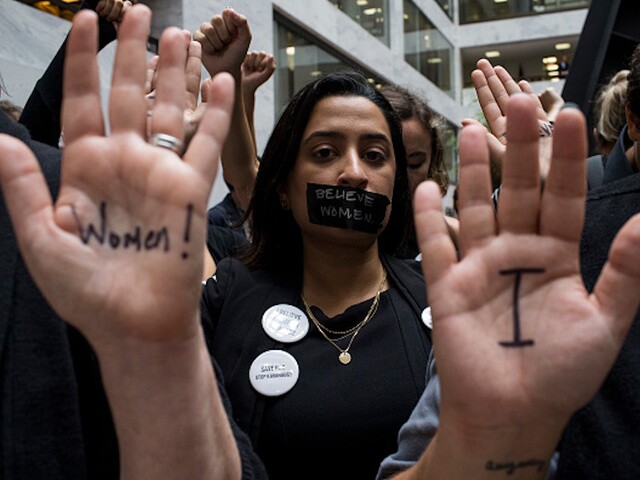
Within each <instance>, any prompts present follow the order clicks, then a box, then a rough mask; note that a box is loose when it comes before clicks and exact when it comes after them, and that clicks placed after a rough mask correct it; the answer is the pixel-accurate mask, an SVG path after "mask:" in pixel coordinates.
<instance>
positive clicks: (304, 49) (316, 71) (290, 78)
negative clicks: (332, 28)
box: [274, 20, 382, 118]
mask: <svg viewBox="0 0 640 480" xmlns="http://www.w3.org/2000/svg"><path fill="white" fill-rule="evenodd" d="M275 27H276V28H275V30H276V32H277V34H276V36H275V37H276V38H275V43H276V45H275V52H276V71H275V78H274V80H275V97H276V98H275V102H276V109H275V114H276V118H278V117H279V116H280V114H281V113H282V111H283V110H284V108H285V107H286V105H287V103H289V100H291V97H293V95H294V94H295V93H296V92H297V91H298V90H300V89H301V88H302V87H304V86H305V85H306V84H307V83H309V82H311V81H312V80H314V79H315V78H317V77H318V76H320V75H325V74H327V73H333V72H339V71H342V70H345V69H348V68H352V69H356V70H359V71H360V72H362V73H363V74H364V75H365V76H367V77H368V78H369V82H370V83H372V84H375V85H376V86H379V85H380V84H381V83H382V81H381V80H380V78H379V77H377V76H375V75H373V74H371V73H370V72H367V71H366V70H365V69H363V68H362V67H361V66H360V65H356V64H354V63H352V62H349V61H347V60H344V59H341V58H339V57H338V56H337V55H336V54H334V53H331V52H329V51H328V50H327V49H325V48H323V47H322V46H320V45H319V43H318V42H317V41H315V40H314V39H313V38H312V37H310V36H309V35H306V34H304V33H303V32H302V31H300V30H297V29H294V28H293V27H289V26H288V25H285V24H284V23H283V22H282V21H281V20H277V21H276V24H275Z"/></svg>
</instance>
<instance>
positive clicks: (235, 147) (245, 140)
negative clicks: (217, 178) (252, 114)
mask: <svg viewBox="0 0 640 480" xmlns="http://www.w3.org/2000/svg"><path fill="white" fill-rule="evenodd" d="M235 97H236V102H235V104H234V107H233V113H232V117H231V127H230V129H229V135H228V137H227V140H226V142H225V144H224V147H223V149H222V155H221V162H222V173H223V175H224V179H225V181H226V182H227V183H228V184H230V185H231V186H233V189H234V191H235V193H236V195H235V199H236V200H237V201H239V202H240V205H239V207H240V208H241V209H242V210H246V209H247V207H248V206H249V201H250V200H251V193H252V192H253V186H254V183H255V179H256V175H257V173H258V159H257V157H256V149H255V145H254V143H253V137H252V135H251V130H250V128H249V122H248V121H247V117H246V114H245V107H244V101H243V97H242V87H241V85H240V81H236V89H235Z"/></svg>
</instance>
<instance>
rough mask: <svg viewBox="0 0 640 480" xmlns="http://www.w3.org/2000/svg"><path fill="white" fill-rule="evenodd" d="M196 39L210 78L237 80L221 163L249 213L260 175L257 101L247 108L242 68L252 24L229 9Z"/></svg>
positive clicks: (239, 202) (238, 201) (241, 205)
mask: <svg viewBox="0 0 640 480" xmlns="http://www.w3.org/2000/svg"><path fill="white" fill-rule="evenodd" d="M193 38H194V40H196V41H197V42H200V44H202V64H203V65H204V66H205V68H206V69H207V71H208V72H209V74H210V75H215V74H216V73H218V72H228V73H230V74H231V75H233V77H234V79H235V80H236V85H235V97H236V101H235V103H234V108H233V113H232V116H231V128H230V133H229V137H228V139H227V141H226V142H225V144H224V148H223V151H222V156H221V162H222V172H223V174H224V180H225V182H226V183H227V184H228V185H230V186H231V187H232V188H231V190H232V196H233V200H234V202H235V204H236V206H237V207H238V208H239V209H240V210H242V211H245V210H246V209H247V207H248V205H249V202H250V200H251V194H252V192H253V186H254V183H255V178H256V175H257V172H258V159H257V153H256V152H257V149H256V142H255V134H254V132H253V130H254V129H253V98H252V99H251V102H250V103H249V102H248V103H247V104H245V100H244V95H243V87H242V81H241V75H242V74H241V66H242V63H243V62H244V60H245V57H246V55H247V50H248V49H249V44H250V43H251V30H250V29H249V23H248V22H247V19H246V18H245V17H244V15H241V14H239V13H237V12H236V11H234V10H233V9H231V8H226V9H224V10H223V11H222V13H221V14H220V15H214V16H213V18H211V21H209V22H205V23H203V24H202V25H200V28H199V29H198V30H197V31H196V32H195V33H194V34H193ZM245 107H246V108H245ZM247 109H248V110H249V112H248V111H247Z"/></svg>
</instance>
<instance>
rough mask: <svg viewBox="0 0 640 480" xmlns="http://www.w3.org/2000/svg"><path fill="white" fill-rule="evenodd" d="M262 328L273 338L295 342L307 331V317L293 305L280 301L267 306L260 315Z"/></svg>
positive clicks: (285, 341)
mask: <svg viewBox="0 0 640 480" xmlns="http://www.w3.org/2000/svg"><path fill="white" fill-rule="evenodd" d="M262 328H264V331H265V332H267V335H269V336H270V337H271V338H273V339H274V340H277V341H278V342H283V343H293V342H297V341H298V340H300V339H301V338H303V337H304V336H305V335H306V334H307V332H308V331H309V319H308V318H307V316H306V315H305V314H304V312H303V311H302V310H300V309H299V308H297V307H294V306H293V305H287V304H286V303H280V304H278V305H274V306H272V307H269V308H268V309H267V311H266V312H264V314H263V315H262Z"/></svg>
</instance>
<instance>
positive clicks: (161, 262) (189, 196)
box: [0, 5, 241, 480]
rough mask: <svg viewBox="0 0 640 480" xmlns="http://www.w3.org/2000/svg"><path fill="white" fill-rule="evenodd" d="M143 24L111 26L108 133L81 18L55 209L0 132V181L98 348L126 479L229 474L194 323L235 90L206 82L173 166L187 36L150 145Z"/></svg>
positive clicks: (68, 73) (54, 285)
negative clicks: (192, 129)
mask: <svg viewBox="0 0 640 480" xmlns="http://www.w3.org/2000/svg"><path fill="white" fill-rule="evenodd" d="M150 18H151V12H150V10H149V9H148V8H147V7H145V6H142V5H136V6H134V7H132V8H131V9H130V10H129V12H128V13H127V15H126V17H125V18H124V20H123V22H122V25H121V28H120V29H119V35H118V40H119V41H118V47H117V53H116V60H115V65H114V70H113V83H112V86H111V95H110V99H109V119H110V127H111V134H110V135H109V136H107V135H105V127H104V124H103V116H102V113H101V108H100V105H101V102H100V84H99V77H98V64H97V59H96V53H97V52H96V45H95V41H96V38H97V29H96V20H97V16H96V15H95V13H93V12H91V11H88V10H83V11H81V12H80V13H78V14H77V15H76V16H75V18H74V23H73V26H72V29H71V32H70V35H69V43H68V54H67V60H66V64H65V74H64V76H65V81H64V100H63V113H62V116H63V124H64V125H65V139H66V146H65V149H64V157H63V160H62V175H61V186H60V193H59V197H58V198H57V199H56V201H55V203H53V202H52V199H51V197H50V195H49V191H48V189H47V186H46V183H45V181H44V178H43V174H42V172H41V171H40V169H39V167H38V163H37V162H36V160H35V158H34V156H33V154H32V153H31V151H30V150H28V148H27V147H26V146H25V145H24V144H22V143H21V142H19V141H18V140H16V139H14V138H13V137H7V136H0V184H1V186H2V194H3V195H4V198H5V202H6V204H7V208H8V210H9V214H10V215H11V219H12V222H13V225H14V230H15V234H16V238H17V240H18V244H19V247H20V250H21V253H22V255H23V257H24V259H25V262H26V264H27V267H28V269H29V271H30V273H31V275H32V277H33V278H34V280H35V282H36V284H37V285H38V287H39V288H40V290H41V291H42V293H43V294H44V296H45V297H46V299H47V300H48V302H49V303H50V304H51V306H52V307H53V308H54V310H56V312H57V313H58V314H59V315H60V316H61V317H62V318H64V319H65V320H66V321H67V322H69V323H71V324H72V325H73V326H75V327H76V328H78V329H79V330H80V331H81V332H82V333H83V334H84V336H85V337H86V338H87V340H88V341H89V342H90V343H91V345H92V347H93V348H94V350H95V352H96V354H97V357H98V360H99V363H100V374H101V380H102V382H103V384H104V388H105V392H106V394H107V397H108V400H109V407H110V409H111V413H112V415H113V419H114V423H115V426H116V432H117V438H118V445H119V454H120V458H119V460H120V471H121V475H122V477H123V478H136V479H141V480H146V479H149V480H151V479H156V478H163V479H168V480H169V479H170V480H179V479H184V478H230V479H231V478H233V479H235V478H240V477H241V466H240V461H239V455H238V449H237V446H236V444H235V442H234V437H233V435H232V432H231V429H230V425H229V421H228V417H227V416H226V412H225V409H224V405H223V403H222V401H221V398H220V395H219V392H218V389H217V384H216V379H215V375H214V371H213V368H212V365H211V359H210V357H209V354H208V352H207V349H206V345H205V341H204V335H203V332H202V328H201V327H200V318H199V297H200V292H201V283H200V278H201V274H202V268H203V245H204V236H205V235H204V234H205V225H206V220H205V209H206V204H207V199H208V197H209V193H210V189H211V185H212V183H213V180H214V177H215V171H216V168H215V165H216V161H217V158H218V154H219V152H220V149H221V145H222V143H223V142H224V139H225V136H226V134H227V129H228V126H229V116H230V112H231V109H232V103H233V80H232V78H231V77H230V76H229V75H227V74H221V75H220V76H218V77H216V78H215V79H214V81H213V85H212V86H211V89H210V91H209V92H208V93H209V102H208V103H207V111H206V113H205V116H204V118H203V120H202V122H201V125H200V127H199V129H198V132H197V133H196V135H195V136H194V138H193V141H192V142H191V145H190V146H189V148H188V149H187V151H186V153H185V154H184V156H183V158H182V159H181V158H180V157H179V156H178V155H177V153H176V152H174V151H173V149H174V148H175V149H177V144H179V143H180V142H181V141H182V140H183V138H184V124H183V110H184V92H185V89H186V80H185V72H184V69H185V67H184V65H185V61H186V52H187V50H186V48H185V47H184V37H183V33H182V32H181V31H180V30H178V29H175V28H170V29H167V30H166V31H165V32H164V33H163V35H162V37H161V39H160V50H159V52H160V59H159V67H158V78H157V85H158V88H157V97H156V100H155V104H154V107H153V110H152V118H151V130H150V131H151V137H150V138H149V142H147V133H146V122H147V109H146V102H145V98H144V83H145V58H146V40H147V34H148V31H149V25H150ZM163 147H164V148H163ZM95 380H96V381H99V380H100V379H95ZM92 428H94V427H92ZM95 428H97V427H95ZM94 434H95V435H100V432H99V431H97V432H94Z"/></svg>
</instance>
